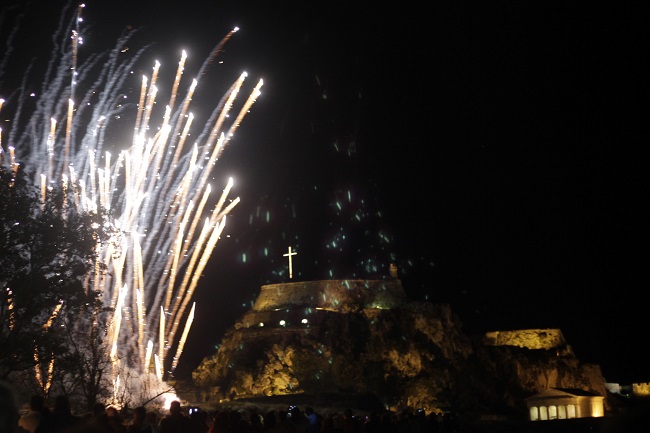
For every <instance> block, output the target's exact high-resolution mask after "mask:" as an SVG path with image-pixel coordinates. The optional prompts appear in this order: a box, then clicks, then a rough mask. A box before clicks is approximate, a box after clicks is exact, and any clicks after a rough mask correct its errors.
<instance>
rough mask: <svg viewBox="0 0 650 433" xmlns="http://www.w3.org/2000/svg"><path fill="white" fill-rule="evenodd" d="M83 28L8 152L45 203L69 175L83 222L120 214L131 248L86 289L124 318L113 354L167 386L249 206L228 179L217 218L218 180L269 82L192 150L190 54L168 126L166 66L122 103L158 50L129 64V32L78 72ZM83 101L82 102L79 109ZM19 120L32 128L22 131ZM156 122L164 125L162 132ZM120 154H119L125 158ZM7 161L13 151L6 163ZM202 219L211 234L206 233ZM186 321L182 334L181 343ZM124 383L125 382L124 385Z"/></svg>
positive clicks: (110, 253) (111, 254)
mask: <svg viewBox="0 0 650 433" xmlns="http://www.w3.org/2000/svg"><path fill="white" fill-rule="evenodd" d="M79 11H80V9H79V10H78V11H77V12H79ZM79 23H80V16H79V14H78V13H77V16H75V18H74V20H73V22H71V23H70V24H68V26H67V27H66V31H61V32H60V35H62V36H60V37H58V38H57V39H56V41H55V48H54V50H53V54H52V58H51V59H50V61H49V63H48V68H47V72H46V75H45V80H44V81H43V83H42V86H41V90H40V94H39V97H38V99H37V100H36V101H35V106H34V108H33V111H31V113H30V112H29V109H28V108H27V105H26V104H25V102H24V101H25V99H26V98H27V95H29V94H30V93H31V92H30V91H29V90H28V86H27V80H26V78H24V81H23V83H22V86H21V88H20V90H19V91H18V92H17V93H18V95H19V96H18V98H17V99H18V100H17V102H15V105H16V107H17V108H16V109H15V116H14V118H13V122H12V128H11V130H10V133H9V138H8V140H7V142H8V143H9V144H8V147H9V148H10V149H11V148H15V149H16V154H17V160H18V161H19V162H22V163H23V164H24V165H26V166H27V167H28V168H29V169H31V170H34V173H35V176H38V185H40V186H41V188H42V193H46V191H47V185H51V184H53V183H60V182H61V180H62V179H64V176H67V178H68V179H69V180H68V181H67V182H68V185H69V189H70V190H71V191H74V200H73V201H70V202H69V206H76V207H77V208H80V209H81V210H83V211H93V210H96V209H98V208H104V209H107V210H109V209H110V211H111V214H112V215H113V218H114V225H115V227H117V228H118V229H119V231H120V234H121V238H119V239H115V241H114V242H113V243H108V244H107V245H102V246H101V247H100V257H99V259H98V261H99V263H102V264H103V265H105V266H107V269H108V272H107V273H105V274H99V273H97V272H96V273H95V274H94V276H95V278H94V279H93V281H92V282H91V281H88V285H89V287H88V289H89V290H92V289H94V290H99V291H100V292H101V293H102V299H103V300H104V303H105V305H107V306H111V307H115V308H116V309H115V311H114V313H113V316H112V318H111V328H110V330H109V337H108V347H107V352H109V353H110V355H111V356H113V357H114V359H116V360H117V359H118V358H119V359H120V360H121V361H120V362H122V363H126V364H128V366H129V367H131V368H133V369H135V370H136V371H139V372H141V373H148V372H152V371H155V372H157V374H158V376H159V378H160V379H163V378H162V374H163V373H162V372H163V369H164V368H169V369H170V371H172V372H173V370H174V368H176V365H177V363H178V358H179V357H180V355H181V353H182V350H183V346H184V343H185V339H186V338H187V333H188V331H189V327H190V325H191V322H192V319H193V316H194V308H195V307H194V305H193V306H192V308H191V311H190V312H189V314H188V311H187V310H188V308H189V306H190V302H191V299H192V295H193V293H194V290H195V289H196V287H197V283H198V281H199V279H200V276H201V273H202V272H203V270H204V268H205V266H206V263H207V261H208V259H209V258H210V256H211V254H212V252H213V250H214V247H215V244H216V242H217V240H218V239H219V235H220V233H221V232H222V230H223V228H224V226H225V217H226V215H227V214H228V213H229V212H230V211H231V210H232V208H233V207H234V206H235V205H236V204H237V203H238V201H239V199H238V198H237V199H235V200H231V201H230V203H228V201H229V199H228V196H229V193H230V189H231V187H232V180H230V181H229V182H228V185H227V186H226V188H224V190H223V192H222V194H221V196H220V197H219V198H218V199H217V202H216V204H215V205H214V207H212V206H213V205H209V197H210V192H211V188H210V185H209V184H208V179H209V177H210V176H211V173H212V170H213V168H214V166H215V164H216V161H217V159H218V157H219V155H220V154H221V152H222V151H223V149H224V148H225V147H226V145H227V144H228V142H229V141H230V140H231V138H232V136H233V133H234V132H235V130H236V128H237V127H238V126H239V122H240V121H241V119H242V118H243V117H244V116H245V114H246V113H247V112H248V111H249V109H250V106H251V105H252V103H253V102H254V101H255V99H256V98H257V96H258V95H259V89H260V87H261V85H262V81H261V80H260V82H259V83H258V85H257V86H256V87H255V88H254V90H253V91H252V92H251V94H250V96H249V97H248V99H247V100H246V102H245V103H244V104H243V106H242V107H241V108H239V111H238V113H237V115H236V116H235V119H236V120H235V121H234V122H233V123H232V124H229V125H226V123H227V122H226V119H228V115H229V112H230V111H231V110H232V109H234V104H235V102H236V99H237V95H238V93H239V91H240V89H241V88H242V86H243V84H244V80H245V78H246V74H245V73H243V74H242V75H241V76H240V77H239V78H238V79H237V80H236V81H235V83H233V84H232V85H231V86H230V89H229V90H228V91H227V92H226V94H224V95H223V96H222V98H221V100H220V101H219V103H218V104H217V106H216V108H215V109H214V110H213V112H212V114H211V116H210V118H209V120H208V122H207V123H206V124H205V125H204V126H203V130H202V131H201V133H200V134H199V136H198V139H197V141H196V142H195V143H193V145H192V146H191V148H190V147H189V146H186V141H187V138H188V137H189V136H190V131H191V128H190V127H191V125H192V121H193V116H192V114H191V113H190V112H189V108H190V103H191V100H192V96H193V94H194V91H195V89H196V87H197V85H198V81H197V80H196V79H194V80H192V82H191V84H190V86H189V87H188V90H187V92H186V94H185V97H184V98H183V99H182V101H180V102H179V104H178V108H176V107H175V105H177V104H176V99H177V97H178V96H177V95H178V92H179V89H180V88H181V85H182V76H183V73H184V65H185V59H186V53H185V52H183V53H182V56H181V60H180V62H179V64H178V69H177V71H176V76H175V79H174V82H173V86H172V90H171V95H170V99H169V103H168V104H167V106H166V108H165V109H164V113H163V114H162V115H161V116H159V115H158V111H160V110H157V109H156V108H157V107H156V106H155V104H156V98H157V96H158V94H159V91H158V88H157V84H156V83H157V81H158V78H159V72H160V64H159V63H157V62H156V64H155V66H154V69H153V72H152V76H151V77H150V78H147V77H143V79H142V84H141V86H139V87H140V89H141V90H140V94H139V95H138V96H139V101H137V102H136V103H134V104H126V103H124V98H125V94H126V93H127V91H126V89H128V88H129V84H130V83H129V80H130V79H131V75H130V71H132V70H133V69H134V67H135V65H136V63H137V62H138V61H139V59H140V57H141V56H142V54H143V53H144V52H145V50H146V49H147V48H148V47H143V48H142V49H140V50H139V51H137V52H136V53H135V54H133V55H131V57H127V56H126V55H125V54H123V51H124V50H123V49H124V47H126V44H127V42H128V41H129V40H130V38H132V36H133V34H134V33H135V32H134V31H131V32H128V33H126V34H124V35H123V36H122V37H120V38H119V39H118V40H117V42H116V46H115V47H114V48H113V49H112V50H110V51H109V52H108V53H105V55H97V54H94V55H90V56H88V58H87V59H86V60H83V61H80V60H81V59H80V58H79V57H78V53H77V48H78V47H77V43H78V42H79V41H80V36H79V28H78V27H79ZM235 31H236V30H233V31H231V32H230V33H228V34H227V35H226V37H224V38H223V39H222V40H221V41H220V42H219V43H218V44H217V46H216V47H215V48H214V49H213V51H212V52H211V54H210V56H209V57H208V58H207V59H206V60H205V61H204V63H203V64H202V66H201V69H200V71H199V75H198V76H199V78H200V77H202V76H204V75H205V72H206V70H207V68H208V66H209V65H210V63H211V62H212V61H213V60H214V57H215V56H216V55H217V54H218V53H219V52H220V51H221V50H222V47H223V45H224V44H225V42H226V41H227V40H228V39H229V38H230V37H231V36H232V34H233V33H234V32H235ZM70 34H72V35H73V38H72V40H73V46H72V47H68V46H67V45H66V43H65V42H67V43H68V44H69V43H70V37H69V35H70ZM57 41H58V42H57ZM71 65H72V67H71ZM71 73H72V74H73V76H72V77H71V76H70V74H71ZM82 89H83V90H82ZM77 91H78V92H79V93H83V94H82V95H81V100H80V101H79V102H78V103H75V101H74V100H73V97H74V95H75V93H76V92H77ZM72 107H74V108H72ZM134 108H135V110H133V109H134ZM126 115H130V116H132V117H133V118H134V119H135V121H134V125H133V136H132V138H131V140H130V142H127V143H124V142H115V141H112V140H111V138H112V137H113V136H114V134H115V132H114V131H115V129H113V128H111V127H112V126H114V125H115V126H116V129H117V130H118V131H119V130H123V126H122V125H121V124H120V122H119V118H120V117H121V116H126ZM21 116H25V117H26V118H27V119H28V120H27V121H25V122H24V121H22V119H21ZM158 117H161V121H160V123H159V124H158V125H155V122H156V119H157V118H158ZM57 122H65V125H66V127H64V128H58V129H57V128H56V125H57ZM62 124H63V123H62ZM3 145H4V144H3ZM186 147H188V148H189V150H187V151H186V150H185V148H186ZM12 152H13V150H12ZM111 152H116V153H117V155H118V156H117V158H113V157H112V155H111ZM3 155H4V149H2V150H1V153H0V158H2V156H3ZM202 155H203V156H205V158H207V159H203V156H202ZM208 156H209V157H208ZM0 163H4V164H8V163H9V159H6V158H3V159H0ZM208 207H211V208H212V211H211V212H210V215H209V216H208V217H207V218H202V214H203V213H204V212H205V210H206V209H207V208H208ZM201 219H205V223H204V225H203V228H202V229H200V230H199V231H198V232H197V229H198V226H199V221H200V220H201ZM183 319H185V325H184V328H183V333H182V336H181V338H180V340H179V341H177V340H176V335H177V331H178V329H179V327H181V326H182V321H183ZM152 355H153V356H152ZM172 355H173V356H172ZM114 383H119V381H118V380H117V379H114Z"/></svg>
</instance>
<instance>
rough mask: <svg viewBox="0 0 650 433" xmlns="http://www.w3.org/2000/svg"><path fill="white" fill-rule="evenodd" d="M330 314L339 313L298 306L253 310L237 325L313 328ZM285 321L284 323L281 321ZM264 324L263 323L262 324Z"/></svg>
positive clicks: (266, 327)
mask: <svg viewBox="0 0 650 433" xmlns="http://www.w3.org/2000/svg"><path fill="white" fill-rule="evenodd" d="M330 314H339V313H337V312H332V311H328V310H314V309H312V308H296V309H291V310H277V311H251V312H249V313H247V314H245V315H244V316H243V318H242V319H241V321H240V322H238V323H237V324H236V325H235V327H236V328H238V329H241V328H244V329H268V328H295V327H298V328H300V329H306V328H313V327H315V326H318V325H320V324H321V323H322V321H323V320H324V319H325V318H326V317H327V316H328V315H330ZM281 321H283V324H281V323H280V322H281ZM260 324H263V325H260Z"/></svg>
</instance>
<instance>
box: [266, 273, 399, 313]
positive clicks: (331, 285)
mask: <svg viewBox="0 0 650 433" xmlns="http://www.w3.org/2000/svg"><path fill="white" fill-rule="evenodd" d="M405 300H406V293H405V292H404V288H403V287H402V283H401V282H400V280H398V279H387V280H322V281H303V282H296V283H280V284H268V285H265V286H262V288H261V291H260V294H259V296H258V297H257V300H256V301H255V304H254V305H253V311H258V312H259V311H273V310H278V309H291V308H296V307H307V306H308V307H311V308H314V309H316V308H319V309H324V310H334V311H345V310H349V309H353V308H393V307H395V306H397V305H400V304H401V303H403V302H404V301H405Z"/></svg>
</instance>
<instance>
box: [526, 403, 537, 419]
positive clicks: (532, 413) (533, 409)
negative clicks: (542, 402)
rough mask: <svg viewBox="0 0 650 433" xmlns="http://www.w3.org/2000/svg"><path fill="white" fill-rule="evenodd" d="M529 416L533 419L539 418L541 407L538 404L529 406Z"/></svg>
mask: <svg viewBox="0 0 650 433" xmlns="http://www.w3.org/2000/svg"><path fill="white" fill-rule="evenodd" d="M528 412H529V414H528V415H529V416H530V420H531V421H537V420H539V409H538V408H537V406H532V407H529V408H528Z"/></svg>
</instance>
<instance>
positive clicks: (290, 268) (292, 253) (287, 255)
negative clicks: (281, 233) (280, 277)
mask: <svg viewBox="0 0 650 433" xmlns="http://www.w3.org/2000/svg"><path fill="white" fill-rule="evenodd" d="M296 254H298V253H297V252H295V251H294V252H291V247H289V252H288V253H286V254H282V255H283V256H284V257H289V279H291V278H293V267H292V266H291V256H295V255H296Z"/></svg>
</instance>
